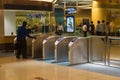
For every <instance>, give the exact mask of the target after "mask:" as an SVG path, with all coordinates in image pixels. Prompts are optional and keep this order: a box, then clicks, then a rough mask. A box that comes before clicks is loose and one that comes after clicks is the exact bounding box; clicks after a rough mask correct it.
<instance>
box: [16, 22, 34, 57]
mask: <svg viewBox="0 0 120 80" xmlns="http://www.w3.org/2000/svg"><path fill="white" fill-rule="evenodd" d="M26 25H27V22H25V21H24V22H23V24H22V26H21V27H19V28H18V33H17V47H18V49H17V53H16V58H18V59H20V56H21V55H22V58H23V59H25V58H27V53H26V50H27V43H26V37H29V38H34V39H36V37H32V36H30V35H29V33H28V31H27V29H26Z"/></svg>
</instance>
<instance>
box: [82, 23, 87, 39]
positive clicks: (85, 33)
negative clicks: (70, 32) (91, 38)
mask: <svg viewBox="0 0 120 80" xmlns="http://www.w3.org/2000/svg"><path fill="white" fill-rule="evenodd" d="M82 31H83V34H84V37H87V24H86V23H84V25H83V26H82Z"/></svg>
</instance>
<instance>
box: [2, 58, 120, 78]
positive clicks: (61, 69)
mask: <svg viewBox="0 0 120 80" xmlns="http://www.w3.org/2000/svg"><path fill="white" fill-rule="evenodd" d="M86 65H87V66H86V68H89V69H90V68H92V67H93V68H95V66H94V65H93V66H91V64H86ZM79 66H80V65H79ZM79 66H71V67H68V66H61V64H56V63H49V62H45V61H40V60H32V59H31V60H23V59H20V60H17V59H16V58H15V57H5V58H0V80H120V77H116V76H114V75H113V76H111V75H106V74H101V73H97V72H91V71H90V70H88V71H87V70H84V69H82V68H79V69H77V67H79ZM84 66H85V65H82V66H80V67H84ZM90 66H91V67H90ZM97 67H99V65H98V66H97ZM101 67H102V66H101ZM103 67H104V66H103ZM101 69H104V71H106V72H107V71H108V69H107V68H106V69H105V68H101ZM96 70H97V68H96ZM119 71H120V70H119ZM119 74H120V72H119Z"/></svg>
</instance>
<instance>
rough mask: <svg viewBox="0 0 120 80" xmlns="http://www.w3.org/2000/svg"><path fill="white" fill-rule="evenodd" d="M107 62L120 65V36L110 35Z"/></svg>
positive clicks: (116, 65) (110, 64)
mask: <svg viewBox="0 0 120 80" xmlns="http://www.w3.org/2000/svg"><path fill="white" fill-rule="evenodd" d="M107 63H108V65H109V66H114V67H120V37H108V54H107Z"/></svg>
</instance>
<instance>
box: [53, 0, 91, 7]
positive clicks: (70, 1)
mask: <svg viewBox="0 0 120 80" xmlns="http://www.w3.org/2000/svg"><path fill="white" fill-rule="evenodd" d="M92 1H93V0H57V1H56V4H55V7H64V4H65V5H66V6H67V7H71V6H75V7H78V8H81V9H91V7H92Z"/></svg>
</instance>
